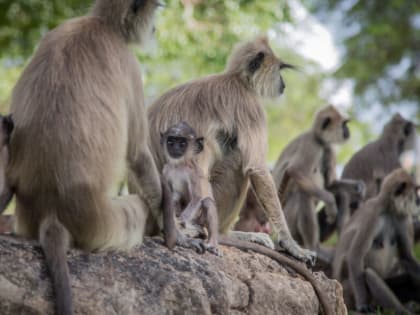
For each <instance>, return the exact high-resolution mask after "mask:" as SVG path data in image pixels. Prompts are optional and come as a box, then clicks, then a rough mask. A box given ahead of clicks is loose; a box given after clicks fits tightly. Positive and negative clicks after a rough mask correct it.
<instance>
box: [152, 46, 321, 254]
mask: <svg viewBox="0 0 420 315" xmlns="http://www.w3.org/2000/svg"><path fill="white" fill-rule="evenodd" d="M288 67H290V65H288V64H286V63H284V62H282V61H281V60H280V59H279V58H278V57H277V56H276V55H275V54H274V52H273V50H272V49H271V47H270V45H269V43H268V40H267V39H266V38H258V39H256V40H254V41H250V42H246V43H243V44H240V45H238V46H237V47H236V48H235V49H234V51H233V53H232V54H231V57H230V59H229V62H228V64H227V66H226V69H225V71H224V72H222V73H219V74H214V75H209V76H207V77H204V78H201V79H197V80H194V81H192V82H189V83H186V84H183V85H181V86H178V87H175V88H173V89H171V90H170V91H168V92H166V93H165V94H164V95H162V96H161V97H160V98H159V99H158V100H156V101H155V102H154V104H152V106H151V107H150V108H149V111H148V115H149V122H150V127H151V140H152V141H151V147H152V152H153V154H154V157H155V161H156V162H157V164H158V168H160V169H162V167H163V164H164V162H165V157H164V152H163V150H162V147H161V145H160V133H161V132H164V131H165V130H167V129H168V128H169V127H170V126H172V125H174V124H175V123H177V122H179V121H186V122H187V123H188V124H189V125H191V126H192V127H193V128H194V130H196V132H197V133H198V134H200V135H202V136H204V139H205V146H204V150H203V153H202V154H200V156H199V157H198V159H197V160H198V162H197V163H198V165H199V166H200V169H201V170H202V171H203V173H204V176H206V177H207V178H209V180H210V182H211V186H212V191H213V195H214V199H215V201H216V205H217V211H218V217H219V229H220V232H221V233H230V234H231V235H234V234H235V233H234V232H235V231H231V230H232V227H233V224H234V223H235V221H236V219H237V217H238V215H239V211H240V210H241V208H242V205H243V202H244V200H245V196H246V193H247V191H248V187H249V185H250V184H251V185H252V187H253V189H254V190H255V192H256V196H257V198H258V200H259V201H260V203H261V205H262V206H263V209H264V212H265V213H266V215H267V218H268V220H269V221H270V224H271V227H272V229H273V233H272V235H273V237H274V240H275V241H276V242H277V243H278V245H280V247H282V248H284V249H285V250H286V251H288V252H289V253H290V254H292V255H293V256H295V257H297V258H299V259H301V260H303V261H307V262H313V261H314V257H315V253H314V252H312V251H309V250H305V249H303V248H301V247H300V246H299V245H298V244H297V243H296V242H295V241H294V240H293V239H292V237H291V235H290V231H289V229H288V226H287V224H286V221H285V219H284V215H283V212H282V207H281V204H280V201H279V199H278V196H277V193H276V188H275V185H274V182H273V178H272V176H271V174H270V171H269V169H268V167H267V165H266V161H265V157H266V153H267V138H268V137H267V123H266V118H265V112H264V108H263V106H262V105H261V103H260V101H259V97H260V96H266V97H274V96H279V95H280V94H282V93H283V90H284V87H285V85H284V82H283V78H282V76H281V70H282V69H284V68H288ZM242 233H243V232H242ZM260 234H263V235H264V236H267V234H264V233H260ZM246 237H252V236H250V234H247V235H246Z"/></svg>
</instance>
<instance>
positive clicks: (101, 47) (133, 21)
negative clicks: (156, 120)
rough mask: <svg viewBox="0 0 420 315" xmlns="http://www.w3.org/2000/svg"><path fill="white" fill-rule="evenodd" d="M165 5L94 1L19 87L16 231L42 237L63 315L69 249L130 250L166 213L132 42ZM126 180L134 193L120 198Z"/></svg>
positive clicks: (49, 42) (39, 54) (147, 31)
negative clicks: (148, 224)
mask: <svg viewBox="0 0 420 315" xmlns="http://www.w3.org/2000/svg"><path fill="white" fill-rule="evenodd" d="M159 5H160V4H159V2H158V1H157V0H96V2H95V4H94V6H93V8H92V11H91V13H90V14H89V15H88V16H85V17H81V18H76V19H72V20H69V21H67V22H65V23H64V24H62V25H61V26H59V27H57V28H56V29H54V30H52V31H51V32H49V33H48V34H47V35H46V36H45V37H44V38H43V40H42V41H41V43H40V44H39V47H38V49H37V51H36V53H35V55H34V57H33V58H32V61H31V62H30V63H29V64H28V66H27V67H26V69H25V70H24V72H23V74H22V76H21V78H20V79H19V81H18V83H17V84H16V87H15V88H14V91H13V96H12V104H11V112H12V114H13V118H14V121H15V130H14V132H13V134H12V137H11V140H10V152H11V154H10V155H11V160H10V163H9V167H8V174H7V175H8V183H9V184H10V185H11V187H12V188H13V190H14V192H15V194H16V209H15V214H16V232H17V234H20V235H23V236H26V237H30V238H34V239H39V240H40V242H41V245H42V248H43V251H44V253H45V256H46V260H47V263H48V267H49V270H50V273H51V276H52V278H53V283H54V291H55V295H56V300H57V301H56V309H57V314H60V315H70V314H72V313H73V310H72V301H71V289H70V279H69V271H68V267H67V263H66V252H67V248H68V246H69V243H74V244H75V245H76V246H78V247H80V248H83V249H85V250H103V249H129V248H131V247H133V246H134V245H137V244H140V243H141V242H142V238H143V234H144V227H145V221H146V217H147V215H148V212H149V211H152V212H153V211H154V213H155V215H156V216H157V215H158V211H159V208H160V203H161V186H160V180H159V174H158V172H157V169H156V166H155V163H154V161H153V158H152V156H151V154H150V151H149V149H148V146H147V138H148V126H147V121H146V112H145V108H144V106H143V103H144V99H143V90H142V79H141V73H140V69H139V63H138V61H137V58H136V57H135V55H134V54H133V53H132V52H131V51H130V50H129V48H128V44H130V43H138V42H141V41H143V40H144V38H145V37H148V36H150V35H151V34H152V33H153V31H154V26H153V24H154V23H153V18H154V12H155V10H156V8H157V7H158V6H159ZM126 174H127V175H128V182H129V190H130V192H132V193H134V194H132V195H129V196H124V197H116V198H112V196H113V194H114V195H115V196H116V195H117V186H118V183H119V182H120V181H121V179H122V178H123V177H124V176H125V175H126Z"/></svg>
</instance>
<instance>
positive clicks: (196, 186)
mask: <svg viewBox="0 0 420 315" xmlns="http://www.w3.org/2000/svg"><path fill="white" fill-rule="evenodd" d="M161 144H162V149H163V151H164V152H165V155H166V164H165V165H164V167H163V171H162V185H163V211H164V215H163V217H164V237H165V243H166V245H167V246H168V247H169V248H173V247H174V246H175V244H177V245H180V246H184V247H195V248H198V249H201V248H203V249H204V250H207V251H209V252H212V253H214V254H216V255H219V252H218V249H217V245H218V218H217V209H216V205H215V202H214V199H213V195H212V193H211V186H210V183H209V181H208V179H207V178H206V177H205V176H204V174H203V172H202V171H201V170H200V168H199V167H198V165H197V161H196V155H197V154H199V153H200V152H202V151H203V138H202V137H201V138H198V137H197V136H196V133H195V131H194V129H192V128H191V126H190V125H188V124H187V123H185V122H181V123H178V124H176V125H174V126H172V127H170V128H169V129H168V130H167V131H166V132H165V133H163V134H162V135H161ZM174 216H176V217H177V218H178V219H177V220H174ZM177 223H179V224H180V227H179V226H176V224H177ZM191 224H192V225H193V226H191ZM201 226H205V227H206V228H207V233H208V240H207V242H206V243H202V242H199V241H198V240H197V239H195V237H197V236H199V231H200V229H198V227H201ZM179 228H181V229H182V230H183V232H182V233H180V232H179ZM191 233H192V234H191Z"/></svg>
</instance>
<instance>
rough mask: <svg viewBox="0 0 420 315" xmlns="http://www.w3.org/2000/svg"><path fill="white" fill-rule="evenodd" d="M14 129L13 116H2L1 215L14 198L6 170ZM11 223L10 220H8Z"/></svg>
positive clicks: (0, 133) (0, 143)
mask: <svg viewBox="0 0 420 315" xmlns="http://www.w3.org/2000/svg"><path fill="white" fill-rule="evenodd" d="M13 129H14V122H13V119H12V116H11V115H7V116H2V115H0V214H2V213H3V212H4V210H6V208H7V206H8V204H9V202H10V200H11V199H12V197H13V190H12V188H11V187H10V185H9V183H8V181H7V179H6V168H7V165H8V163H9V151H10V150H9V141H10V135H11V133H12V131H13ZM8 221H9V220H8Z"/></svg>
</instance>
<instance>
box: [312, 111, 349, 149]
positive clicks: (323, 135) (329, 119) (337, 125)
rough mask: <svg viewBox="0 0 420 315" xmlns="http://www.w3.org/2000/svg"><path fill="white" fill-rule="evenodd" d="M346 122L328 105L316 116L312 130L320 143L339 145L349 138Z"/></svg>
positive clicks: (345, 119)
mask: <svg viewBox="0 0 420 315" xmlns="http://www.w3.org/2000/svg"><path fill="white" fill-rule="evenodd" d="M348 122H349V120H348V119H347V118H345V117H344V116H343V115H342V114H340V112H339V111H338V110H337V109H336V108H335V107H334V106H332V105H328V106H326V107H324V108H323V109H321V110H320V111H319V112H318V113H317V114H316V116H315V121H314V124H313V126H312V129H313V131H314V133H315V136H316V137H317V140H319V141H320V142H321V143H341V142H344V141H346V140H347V139H349V138H350V130H349V127H348V126H347V124H348Z"/></svg>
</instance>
